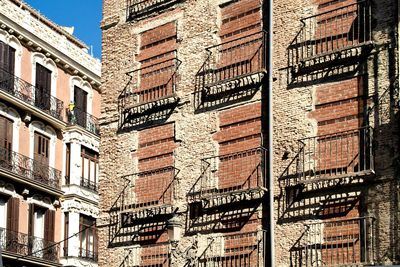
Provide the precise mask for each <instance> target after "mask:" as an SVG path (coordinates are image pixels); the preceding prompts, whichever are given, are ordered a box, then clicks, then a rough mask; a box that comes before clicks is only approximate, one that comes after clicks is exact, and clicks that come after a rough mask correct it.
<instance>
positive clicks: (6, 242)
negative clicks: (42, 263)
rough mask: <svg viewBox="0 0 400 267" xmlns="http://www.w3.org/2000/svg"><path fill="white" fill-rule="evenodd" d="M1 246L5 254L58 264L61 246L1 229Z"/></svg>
mask: <svg viewBox="0 0 400 267" xmlns="http://www.w3.org/2000/svg"><path fill="white" fill-rule="evenodd" d="M0 246H1V249H2V250H3V253H4V252H11V253H16V254H18V255H21V256H31V257H35V258H40V259H43V260H47V261H51V262H58V260H59V248H60V246H59V244H57V243H56V242H53V241H47V240H44V239H43V238H38V237H35V236H30V235H27V234H23V233H19V232H15V231H11V230H8V229H4V228H0Z"/></svg>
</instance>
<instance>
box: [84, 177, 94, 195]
mask: <svg viewBox="0 0 400 267" xmlns="http://www.w3.org/2000/svg"><path fill="white" fill-rule="evenodd" d="M81 186H82V187H84V188H87V189H89V190H92V191H95V192H97V183H96V182H95V181H92V180H90V179H88V178H84V177H81Z"/></svg>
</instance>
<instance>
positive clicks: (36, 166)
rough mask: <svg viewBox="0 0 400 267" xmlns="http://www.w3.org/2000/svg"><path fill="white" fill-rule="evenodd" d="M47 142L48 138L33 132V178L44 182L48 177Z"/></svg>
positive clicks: (48, 154)
mask: <svg viewBox="0 0 400 267" xmlns="http://www.w3.org/2000/svg"><path fill="white" fill-rule="evenodd" d="M49 143H50V138H48V137H46V136H44V135H42V134H40V133H38V132H35V133H34V151H33V159H34V163H33V176H34V179H35V180H37V181H40V182H44V183H46V182H47V181H48V179H49V168H48V167H47V166H48V165H49V156H50V153H49Z"/></svg>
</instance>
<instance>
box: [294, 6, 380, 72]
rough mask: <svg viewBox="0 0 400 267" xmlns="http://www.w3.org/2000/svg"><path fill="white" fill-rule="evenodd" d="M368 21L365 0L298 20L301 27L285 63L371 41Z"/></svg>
mask: <svg viewBox="0 0 400 267" xmlns="http://www.w3.org/2000/svg"><path fill="white" fill-rule="evenodd" d="M371 21H372V14H371V3H370V1H369V0H365V1H358V2H357V3H354V4H350V5H346V6H341V7H339V8H335V9H332V10H329V11H326V12H322V13H320V14H317V15H313V16H310V17H307V18H304V19H302V20H301V23H302V28H301V30H300V32H299V33H298V34H297V35H296V37H295V38H294V40H293V41H292V43H291V44H290V46H289V48H288V59H289V62H288V63H289V66H295V65H298V64H304V62H305V61H308V60H312V59H315V58H317V57H323V56H326V55H332V54H335V53H336V54H337V55H340V53H339V52H340V51H343V50H349V49H354V48H357V47H362V46H365V45H368V44H372V26H371ZM328 59H329V58H328ZM328 61H329V60H328Z"/></svg>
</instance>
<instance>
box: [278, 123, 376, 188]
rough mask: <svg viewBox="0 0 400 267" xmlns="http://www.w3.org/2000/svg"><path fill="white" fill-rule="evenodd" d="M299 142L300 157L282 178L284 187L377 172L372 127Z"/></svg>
mask: <svg viewBox="0 0 400 267" xmlns="http://www.w3.org/2000/svg"><path fill="white" fill-rule="evenodd" d="M298 142H299V150H298V153H297V155H296V156H295V157H294V158H293V160H292V161H291V162H290V164H289V165H288V167H287V168H286V169H285V170H284V171H283V173H282V174H281V176H280V179H279V181H280V184H281V187H290V186H295V185H298V184H305V183H309V182H317V181H319V180H325V179H335V178H340V177H351V176H362V175H368V174H372V173H373V172H374V160H373V151H372V142H373V129H372V128H371V127H362V128H358V129H354V130H348V131H343V132H338V133H332V134H326V135H320V136H314V137H309V138H304V139H300V140H299V141H298Z"/></svg>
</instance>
